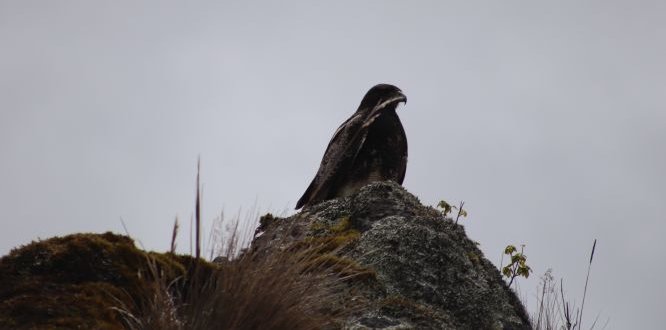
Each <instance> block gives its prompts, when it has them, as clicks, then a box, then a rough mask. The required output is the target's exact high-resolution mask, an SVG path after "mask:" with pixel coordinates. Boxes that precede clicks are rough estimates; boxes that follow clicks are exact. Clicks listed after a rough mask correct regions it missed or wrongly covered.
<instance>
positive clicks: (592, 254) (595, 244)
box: [578, 238, 597, 328]
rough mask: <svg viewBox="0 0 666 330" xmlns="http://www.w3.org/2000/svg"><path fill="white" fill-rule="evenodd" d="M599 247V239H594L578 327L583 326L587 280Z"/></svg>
mask: <svg viewBox="0 0 666 330" xmlns="http://www.w3.org/2000/svg"><path fill="white" fill-rule="evenodd" d="M596 247H597V239H596V238H595V239H594V243H593V244H592V252H591V253H590V263H589V264H588V265H587V277H585V289H583V302H582V303H581V304H580V316H579V318H578V327H579V328H582V326H583V307H585V296H586V295H587V282H588V281H589V279H590V269H591V268H592V260H593V259H594V250H595V248H596ZM595 323H596V322H595Z"/></svg>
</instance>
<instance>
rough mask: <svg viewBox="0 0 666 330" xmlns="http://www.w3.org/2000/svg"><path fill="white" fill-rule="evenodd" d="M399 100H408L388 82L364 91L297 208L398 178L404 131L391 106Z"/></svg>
mask: <svg viewBox="0 0 666 330" xmlns="http://www.w3.org/2000/svg"><path fill="white" fill-rule="evenodd" d="M400 102H404V103H407V97H406V96H405V94H403V93H402V91H401V90H400V89H399V88H398V87H395V86H393V85H388V84H379V85H377V86H374V87H372V88H371V89H370V90H369V91H368V92H367V93H366V94H365V96H364V97H363V100H362V101H361V105H359V107H358V110H356V112H355V113H354V114H353V115H352V116H351V117H350V118H349V119H347V120H346V121H345V122H344V123H342V125H340V127H339V128H338V129H337V130H336V131H335V134H333V138H332V139H331V142H329V143H328V147H327V148H326V152H325V153H324V158H323V159H322V160H321V164H320V165H319V170H318V171H317V175H316V176H315V177H314V179H313V180H312V183H310V186H309V187H308V189H307V190H305V193H304V194H303V197H301V199H300V200H299V201H298V203H296V209H299V208H301V207H303V206H308V205H313V204H317V203H319V202H322V201H325V200H328V199H332V198H336V197H341V196H348V195H350V194H352V193H354V192H355V191H357V190H358V189H360V188H361V187H363V186H365V185H367V184H368V183H371V182H375V181H386V180H393V181H395V182H397V183H399V184H402V181H403V180H404V178H405V170H406V169H407V137H406V136H405V130H404V129H403V128H402V124H401V123H400V118H398V114H397V113H396V112H395V110H396V107H397V106H398V104H399V103H400Z"/></svg>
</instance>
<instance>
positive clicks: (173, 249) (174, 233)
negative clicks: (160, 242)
mask: <svg viewBox="0 0 666 330" xmlns="http://www.w3.org/2000/svg"><path fill="white" fill-rule="evenodd" d="M177 237H178V217H176V220H175V221H174V222H173V231H172V232H171V249H170V250H169V251H170V252H171V253H176V238H177Z"/></svg>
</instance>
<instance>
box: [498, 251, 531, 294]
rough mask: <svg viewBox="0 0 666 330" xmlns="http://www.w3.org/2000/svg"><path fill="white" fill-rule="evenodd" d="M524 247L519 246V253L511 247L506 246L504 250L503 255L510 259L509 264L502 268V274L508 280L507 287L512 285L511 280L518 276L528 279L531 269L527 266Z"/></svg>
mask: <svg viewBox="0 0 666 330" xmlns="http://www.w3.org/2000/svg"><path fill="white" fill-rule="evenodd" d="M524 249H525V245H521V246H520V252H518V249H516V247H515V246H513V245H507V247H506V248H505V249H504V254H506V255H508V256H509V257H510V262H509V264H507V265H506V266H504V267H503V268H502V274H503V275H504V277H506V278H508V279H509V287H511V284H513V280H514V279H516V277H518V276H522V277H524V278H528V277H529V276H530V272H532V268H530V266H528V265H527V256H526V255H525V254H524V253H523V250H524Z"/></svg>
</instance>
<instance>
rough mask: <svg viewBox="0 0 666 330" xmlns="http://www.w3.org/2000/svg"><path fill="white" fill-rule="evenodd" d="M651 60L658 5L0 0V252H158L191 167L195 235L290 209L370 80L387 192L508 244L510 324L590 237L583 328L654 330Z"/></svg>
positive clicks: (657, 215) (657, 162) (664, 181)
mask: <svg viewBox="0 0 666 330" xmlns="http://www.w3.org/2000/svg"><path fill="white" fill-rule="evenodd" d="M665 58H666V2H662V1H585V2H583V1H550V2H549V3H547V4H546V3H543V2H539V3H537V2H534V1H490V2H485V3H479V2H472V1H460V2H443V1H437V2H406V1H405V2H390V1H350V2H346V1H336V2H335V3H330V2H328V3H327V4H325V5H324V4H315V3H313V2H311V1H304V2H298V3H297V2H289V3H288V2H284V1H281V2H274V3H272V4H266V3H263V4H256V3H255V4H250V3H249V2H242V3H241V4H233V3H229V2H222V1H187V2H186V1H141V2H137V1H58V2H55V1H27V0H22V1H6V0H0V157H1V159H2V161H1V162H0V211H1V215H2V219H3V220H2V229H1V231H0V254H2V255H4V254H6V253H7V252H9V250H10V249H11V248H12V247H15V246H17V245H20V244H26V243H28V242H30V241H31V240H33V239H37V238H38V237H41V238H47V237H51V236H54V235H64V234H68V233H73V232H82V231H94V232H101V231H107V230H112V231H116V232H123V229H122V225H121V223H120V218H121V217H122V218H123V219H124V221H125V223H126V224H127V227H128V230H129V231H130V233H131V234H132V235H133V236H134V237H135V238H136V239H139V240H141V241H142V242H143V244H144V245H145V246H146V248H149V249H154V250H158V251H164V250H166V249H167V248H168V245H169V236H170V230H171V224H172V222H173V219H174V217H176V216H178V217H180V218H181V219H182V220H184V221H185V223H188V221H189V218H190V216H191V214H192V211H193V202H194V192H195V187H194V178H195V167H196V159H197V155H201V159H202V182H203V184H204V205H203V216H204V218H205V221H206V224H207V225H210V223H211V222H212V220H213V219H214V218H215V217H216V216H217V215H218V214H219V213H220V212H221V211H222V210H223V209H224V210H225V213H226V214H227V215H229V214H235V213H237V212H238V211H239V210H240V209H241V208H242V210H247V209H249V208H252V207H253V205H255V203H256V205H258V208H259V210H260V211H262V212H266V211H273V212H281V211H283V210H284V209H286V208H288V209H292V208H293V206H294V204H295V202H296V201H297V200H298V198H299V197H300V195H301V194H302V192H303V191H304V189H305V188H306V187H307V185H308V184H309V182H310V180H311V178H312V176H313V175H314V174H315V171H316V169H317V167H318V165H319V161H320V160H321V156H322V154H323V152H324V149H325V147H326V144H327V143H328V140H329V139H330V137H331V135H332V133H333V131H334V130H335V129H336V128H337V127H338V125H339V124H340V123H341V122H342V121H343V120H345V119H346V118H347V117H348V116H349V115H350V114H351V113H352V112H354V111H355V109H356V107H357V106H358V103H359V102H360V100H361V98H362V96H363V94H364V93H365V92H366V91H367V89H369V88H370V87H371V86H373V85H374V84H376V83H379V82H387V83H393V84H395V85H397V86H399V87H400V88H401V89H403V91H404V92H405V93H406V94H407V96H408V98H409V103H408V104H407V105H406V106H404V107H402V106H401V108H400V109H399V114H400V116H401V119H402V121H403V125H404V126H405V130H406V132H407V137H408V140H409V152H410V154H409V165H408V168H407V176H406V180H405V183H404V185H405V187H406V188H407V189H408V190H409V191H411V192H412V193H414V194H415V195H417V196H419V197H420V199H421V200H422V201H423V202H424V203H429V204H435V203H436V202H437V201H438V200H440V199H446V200H448V201H450V202H458V201H460V200H465V202H466V204H465V205H466V208H467V209H468V211H469V218H468V219H465V220H463V223H464V224H465V226H466V229H467V233H468V235H469V236H470V237H471V238H472V239H474V240H476V241H478V242H479V243H480V244H481V245H480V246H481V249H482V250H483V251H484V252H485V253H486V256H487V257H488V258H489V259H490V260H492V261H493V262H495V263H498V262H499V257H500V253H501V251H502V249H503V248H504V247H505V246H506V245H507V244H509V243H513V244H526V245H527V246H526V254H527V255H528V263H529V264H530V265H531V266H532V269H533V270H534V274H533V276H532V277H531V278H530V279H529V280H522V281H521V291H522V294H523V295H524V296H526V299H528V304H529V306H528V307H529V308H530V310H534V309H535V308H534V305H536V303H535V301H534V295H535V294H536V285H537V280H538V277H539V275H541V274H543V272H545V271H546V269H548V268H552V269H553V272H554V275H555V277H556V278H558V279H559V278H560V277H564V281H565V287H566V289H567V290H568V292H569V295H570V296H571V297H572V298H576V301H577V302H580V297H581V295H582V288H583V285H584V279H585V271H586V263H587V261H588V258H589V250H590V248H591V245H592V241H593V239H595V238H598V239H599V242H598V245H597V253H596V256H595V261H594V264H593V268H592V274H591V279H590V285H589V288H588V297H587V300H586V306H585V314H586V315H585V320H584V322H586V324H588V325H589V324H590V322H591V321H592V319H594V317H595V316H596V315H597V314H599V315H600V319H601V320H602V321H605V319H607V318H610V323H609V327H608V328H609V329H661V327H663V324H664V322H665V319H664V297H665V296H666V284H664V281H663V276H664V274H665V273H666V257H665V256H664V253H665V252H666V240H665V239H664V236H666V225H665V224H664V214H665V213H666V206H665V204H664V202H663V200H664V198H665V197H666V176H665V175H664V169H665V168H666V154H665V153H664V146H665V143H666V61H665V60H664V59H665ZM241 212H244V211H241ZM183 227H184V230H183V232H184V233H187V230H188V229H187V227H188V225H186V224H185V225H183ZM184 236H187V235H184ZM179 245H180V246H181V248H182V249H181V250H182V251H184V252H186V251H189V248H187V247H188V246H189V239H188V238H187V237H181V240H180V241H179ZM602 323H603V322H602Z"/></svg>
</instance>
